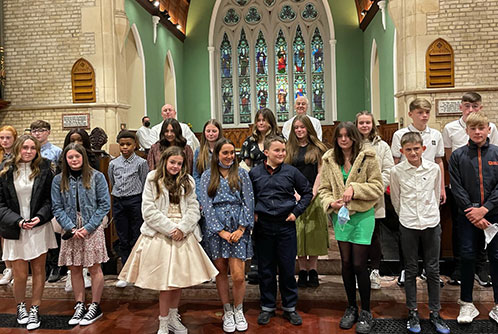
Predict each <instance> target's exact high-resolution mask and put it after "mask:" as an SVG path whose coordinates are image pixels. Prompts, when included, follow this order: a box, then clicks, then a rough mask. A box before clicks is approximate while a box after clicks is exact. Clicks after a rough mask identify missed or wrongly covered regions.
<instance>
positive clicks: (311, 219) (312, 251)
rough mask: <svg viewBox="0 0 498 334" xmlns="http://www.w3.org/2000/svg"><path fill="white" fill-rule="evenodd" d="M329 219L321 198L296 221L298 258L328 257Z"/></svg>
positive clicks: (313, 202) (315, 200) (316, 199)
mask: <svg viewBox="0 0 498 334" xmlns="http://www.w3.org/2000/svg"><path fill="white" fill-rule="evenodd" d="M327 225H328V217H327V214H326V213H325V212H324V211H323V208H322V204H321V201H320V198H319V196H315V198H314V199H313V200H312V201H311V203H310V205H309V206H308V207H307V208H306V211H304V212H303V214H302V215H300V216H299V218H298V219H297V220H296V233H297V256H319V255H327V254H328V248H329V233H328V229H327Z"/></svg>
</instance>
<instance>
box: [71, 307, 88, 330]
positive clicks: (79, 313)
mask: <svg viewBox="0 0 498 334" xmlns="http://www.w3.org/2000/svg"><path fill="white" fill-rule="evenodd" d="M74 310H75V311H74V314H73V317H72V318H71V319H69V321H68V324H69V325H71V326H76V325H78V324H79V323H80V322H81V320H82V319H83V317H84V316H85V313H86V307H85V303H83V302H77V303H76V306H74Z"/></svg>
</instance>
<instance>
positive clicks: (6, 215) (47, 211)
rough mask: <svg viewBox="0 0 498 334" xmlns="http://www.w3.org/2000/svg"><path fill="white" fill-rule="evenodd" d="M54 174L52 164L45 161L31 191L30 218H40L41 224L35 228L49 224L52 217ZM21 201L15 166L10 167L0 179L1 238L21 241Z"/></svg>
mask: <svg viewBox="0 0 498 334" xmlns="http://www.w3.org/2000/svg"><path fill="white" fill-rule="evenodd" d="M52 178H53V173H52V169H51V168H50V162H49V161H48V160H46V159H43V161H42V163H41V164H40V174H38V176H36V177H35V179H34V182H33V190H32V191H31V202H30V208H29V212H30V218H34V217H36V216H37V217H39V218H40V223H39V224H37V225H36V226H35V227H34V228H37V227H39V226H42V225H43V224H45V223H47V222H49V221H50V220H51V219H52V217H53V215H52V202H51V197H50V189H51V185H52ZM20 212H21V210H20V208H19V200H18V198H17V193H16V188H15V186H14V166H10V168H9V170H8V171H7V173H6V174H4V175H3V176H2V177H0V236H2V237H3V238H5V239H15V240H18V239H19V235H20V234H21V228H20V227H19V222H20V221H21V220H23V218H22V217H21V215H20Z"/></svg>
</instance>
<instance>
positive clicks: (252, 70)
mask: <svg viewBox="0 0 498 334" xmlns="http://www.w3.org/2000/svg"><path fill="white" fill-rule="evenodd" d="M215 1H216V2H217V3H219V6H215V8H216V12H213V15H214V16H213V19H214V20H213V21H212V22H214V25H213V28H211V29H210V45H212V49H211V50H214V52H213V51H210V56H212V57H214V59H217V60H216V61H214V62H211V64H212V65H211V69H212V70H213V71H214V72H212V73H213V74H214V75H213V76H212V81H211V85H212V87H214V89H213V90H212V92H216V93H214V95H212V96H213V98H214V102H213V104H212V107H213V108H215V115H214V116H215V117H217V118H218V117H219V118H220V119H222V121H223V124H225V125H228V127H237V126H243V125H245V124H248V123H252V121H253V120H254V114H255V113H256V111H257V110H259V109H261V108H265V107H266V108H270V109H271V110H272V111H273V112H274V113H275V116H276V119H277V121H278V122H279V124H280V125H281V124H282V123H283V122H285V121H286V120H288V119H289V118H290V117H292V116H293V115H294V114H295V112H294V110H293V107H294V99H295V98H296V97H297V96H300V95H305V96H307V97H308V100H309V101H310V109H309V110H308V114H309V115H311V116H314V117H316V118H318V119H320V120H321V121H323V124H332V123H333V121H334V117H335V116H334V112H335V76H334V77H333V75H334V74H333V73H335V72H332V71H331V69H332V68H334V66H335V64H332V62H335V56H334V54H333V52H332V50H334V48H335V47H334V43H333V38H334V37H333V36H330V34H332V35H333V28H332V29H331V23H332V21H330V25H329V19H330V18H331V16H330V9H329V8H328V5H327V1H324V0H318V1H309V0H307V1H304V0H280V1H275V0H249V1H239V0H231V1H222V0H215ZM325 6H327V7H325ZM327 13H328V15H327ZM210 48H211V47H210ZM213 85H214V86H213Z"/></svg>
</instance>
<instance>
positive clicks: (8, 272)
mask: <svg viewBox="0 0 498 334" xmlns="http://www.w3.org/2000/svg"><path fill="white" fill-rule="evenodd" d="M11 280H12V268H5V269H4V270H3V276H2V278H0V285H7V284H9V283H10V281H11Z"/></svg>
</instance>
